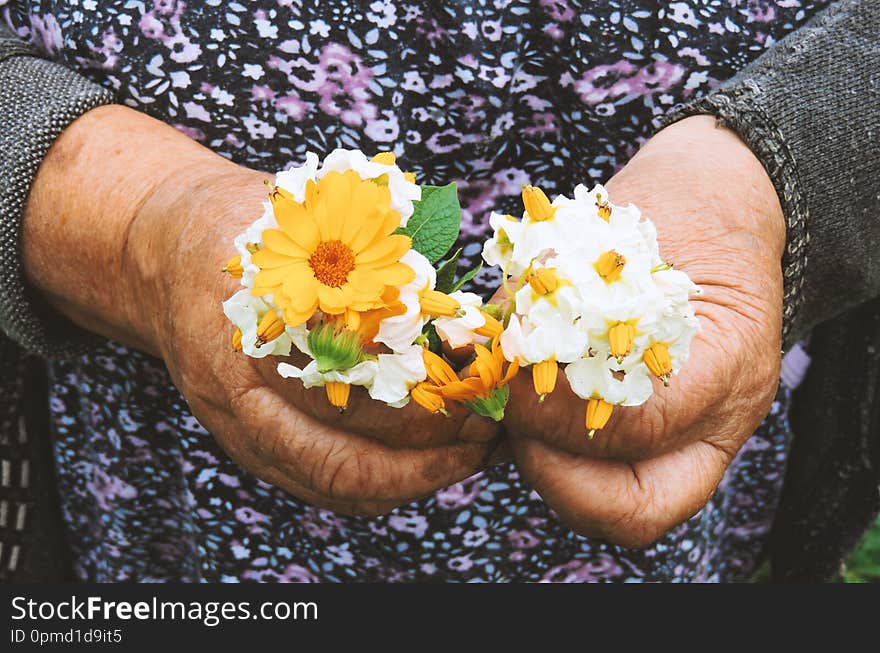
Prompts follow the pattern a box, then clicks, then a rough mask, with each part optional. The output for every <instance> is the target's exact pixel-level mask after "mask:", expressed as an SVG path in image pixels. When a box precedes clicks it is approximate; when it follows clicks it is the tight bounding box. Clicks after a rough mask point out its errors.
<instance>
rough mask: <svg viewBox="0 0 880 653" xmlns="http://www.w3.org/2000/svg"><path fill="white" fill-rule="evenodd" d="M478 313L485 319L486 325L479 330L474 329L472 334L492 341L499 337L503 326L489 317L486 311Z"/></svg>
mask: <svg viewBox="0 0 880 653" xmlns="http://www.w3.org/2000/svg"><path fill="white" fill-rule="evenodd" d="M480 313H481V314H482V316H483V317H484V318H486V323H485V324H484V325H483V326H481V327H480V328H479V329H474V333H476V334H477V335H478V336H483V337H484V338H492V339H493V340H494V339H495V338H496V337H498V336H500V335H501V333H502V332H503V331H504V325H502V324H501V322H499V321H498V320H496V319H495V318H494V317H492V316H491V315H489V314H488V313H487V312H486V311H480Z"/></svg>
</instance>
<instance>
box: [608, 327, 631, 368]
mask: <svg viewBox="0 0 880 653" xmlns="http://www.w3.org/2000/svg"><path fill="white" fill-rule="evenodd" d="M635 342H636V328H635V327H634V326H633V325H632V324H629V323H627V322H618V323H617V324H615V325H614V326H612V327H611V328H610V329H608V344H609V345H610V346H611V355H612V356H614V357H615V358H616V359H617V360H618V362H619V361H622V360H623V359H624V358H626V357H627V356H629V354H630V353H631V352H632V350H633V346H634V345H635Z"/></svg>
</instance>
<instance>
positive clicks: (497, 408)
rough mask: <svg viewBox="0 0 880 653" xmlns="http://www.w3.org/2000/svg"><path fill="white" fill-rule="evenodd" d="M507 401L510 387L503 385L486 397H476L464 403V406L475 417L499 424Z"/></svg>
mask: <svg viewBox="0 0 880 653" xmlns="http://www.w3.org/2000/svg"><path fill="white" fill-rule="evenodd" d="M508 399H510V386H508V385H504V386H501V387H500V388H495V389H494V390H492V392H490V393H489V396H488V397H485V398H481V397H477V398H476V399H471V400H469V401H465V402H464V405H465V406H467V407H468V408H470V410H471V411H472V412H474V413H476V414H477V415H482V416H483V417H488V418H489V419H494V420H495V421H496V422H500V421H501V420H503V419H504V409H505V408H506V407H507V400H508Z"/></svg>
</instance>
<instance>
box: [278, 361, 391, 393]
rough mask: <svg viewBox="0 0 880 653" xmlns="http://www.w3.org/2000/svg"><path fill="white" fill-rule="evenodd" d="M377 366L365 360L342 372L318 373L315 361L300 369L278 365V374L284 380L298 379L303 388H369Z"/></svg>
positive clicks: (285, 364) (286, 364)
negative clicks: (330, 385)
mask: <svg viewBox="0 0 880 653" xmlns="http://www.w3.org/2000/svg"><path fill="white" fill-rule="evenodd" d="M377 370H378V364H377V363H376V361H372V360H367V361H363V362H362V363H358V364H357V365H355V366H354V367H352V368H351V369H348V370H343V371H335V370H334V371H331V372H319V371H318V363H317V361H312V362H311V363H309V364H308V365H306V366H305V367H304V368H302V369H300V368H298V367H296V366H295V365H291V364H290V363H278V374H280V375H281V376H282V377H284V378H285V379H300V380H302V384H303V387H305V388H316V387H324V386H325V385H327V384H328V383H347V384H349V385H360V386H366V387H369V386H370V385H371V384H372V383H373V379H375V378H376V372H377Z"/></svg>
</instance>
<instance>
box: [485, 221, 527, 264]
mask: <svg viewBox="0 0 880 653" xmlns="http://www.w3.org/2000/svg"><path fill="white" fill-rule="evenodd" d="M489 226H491V227H492V231H493V235H492V237H491V238H489V240H487V241H486V242H485V243H483V260H484V261H486V265H497V266H499V267H500V268H501V269H502V270H508V271H509V267H510V262H511V257H512V256H513V243H514V242H515V241H516V240H518V239H519V234H520V231H521V230H522V225H521V223H520V221H519V220H517V219H516V218H514V217H513V216H512V215H504V214H501V213H492V214H491V215H490V216H489ZM509 273H510V274H512V272H509Z"/></svg>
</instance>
